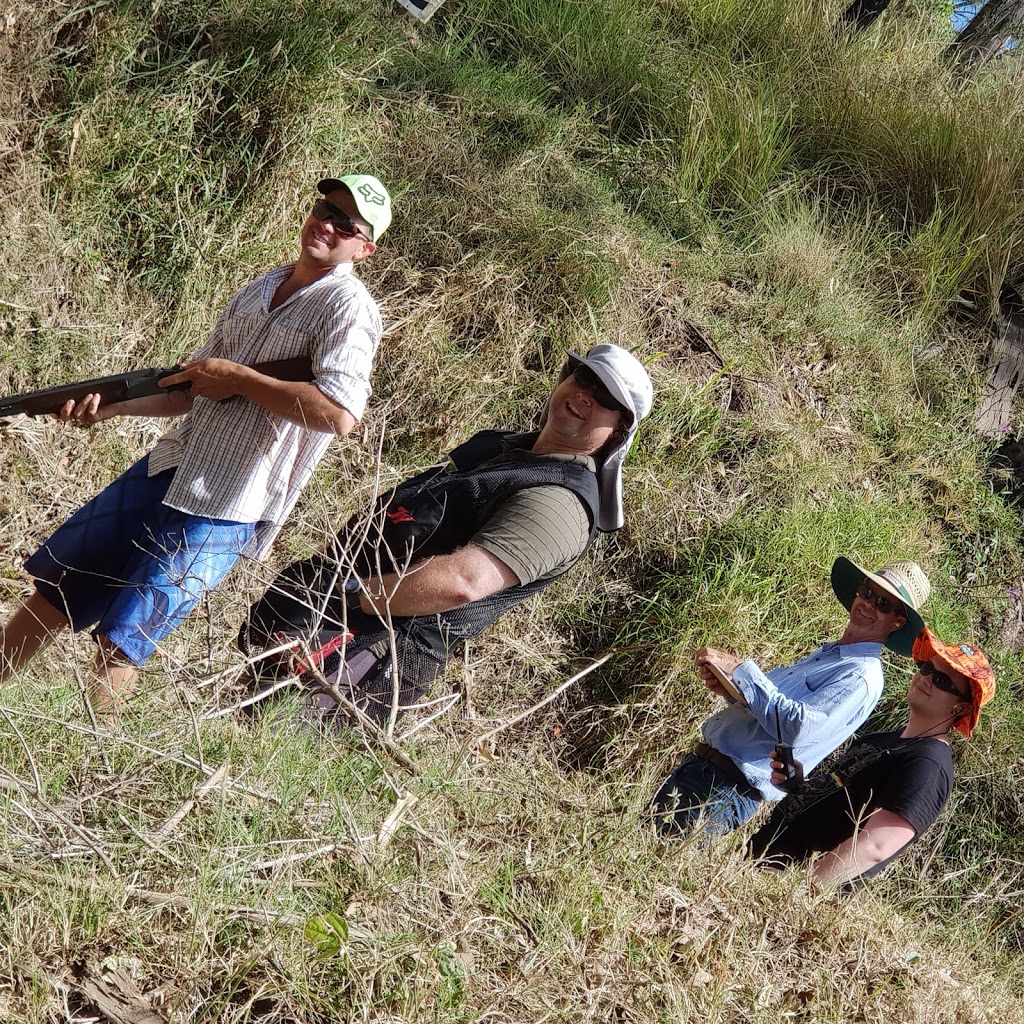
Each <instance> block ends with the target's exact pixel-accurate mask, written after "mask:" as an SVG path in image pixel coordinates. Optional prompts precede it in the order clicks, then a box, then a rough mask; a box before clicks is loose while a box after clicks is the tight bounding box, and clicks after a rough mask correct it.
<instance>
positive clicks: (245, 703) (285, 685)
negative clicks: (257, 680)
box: [201, 676, 296, 722]
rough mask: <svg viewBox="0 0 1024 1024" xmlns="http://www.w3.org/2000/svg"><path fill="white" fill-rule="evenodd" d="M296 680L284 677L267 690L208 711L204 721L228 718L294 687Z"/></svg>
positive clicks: (203, 717) (291, 677)
mask: <svg viewBox="0 0 1024 1024" xmlns="http://www.w3.org/2000/svg"><path fill="white" fill-rule="evenodd" d="M295 682H296V677H295V676H290V677H289V678H288V679H283V680H281V681H280V682H277V683H274V685H273V686H268V687H267V688H266V689H265V690H260V692H259V693H256V694H254V695H253V696H252V697H246V699H245V700H239V701H235V703H234V704H230V705H229V706H228V707H226V708H218V709H217V710H216V711H208V712H207V713H206V714H205V715H203V716H202V719H201V720H202V721H204V722H211V721H213V720H214V719H217V718H226V717H227V716H228V715H233V714H235V712H236V711H241V710H242V708H249V707H252V705H253V704H259V702H260V701H261V700H266V699H267V698H268V697H272V696H273V695H274V694H275V693H280V692H281V691H282V690H289V689H292V688H294V686H295Z"/></svg>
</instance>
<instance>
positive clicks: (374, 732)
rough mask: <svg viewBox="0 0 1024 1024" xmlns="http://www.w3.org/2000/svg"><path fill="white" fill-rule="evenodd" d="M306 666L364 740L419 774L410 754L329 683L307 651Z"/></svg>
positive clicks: (410, 770)
mask: <svg viewBox="0 0 1024 1024" xmlns="http://www.w3.org/2000/svg"><path fill="white" fill-rule="evenodd" d="M305 654H306V664H308V665H309V674H310V675H311V676H312V677H313V681H314V682H315V683H316V685H317V687H319V688H320V689H321V690H323V692H324V693H326V694H327V695H328V696H329V697H333V698H334V700H336V701H337V702H338V706H339V707H342V708H344V709H345V711H346V712H348V714H349V715H351V716H352V717H353V718H354V719H355V721H356V722H357V723H358V725H359V726H360V728H361V730H362V732H363V738H364V740H365V739H366V738H367V737H370V738H372V739H373V741H374V742H375V743H377V744H379V745H380V746H381V747H382V748H383V749H384V750H386V751H387V752H388V753H389V754H390V755H391V757H392V758H394V760H395V761H396V762H397V763H398V764H400V765H401V766H402V767H403V768H404V769H405V770H406V771H409V772H412V773H413V774H414V775H418V774H419V768H418V767H417V765H416V762H415V761H413V759H412V758H411V757H409V756H408V754H406V753H404V752H403V751H402V749H401V748H400V747H399V746H398V744H397V743H395V741H394V740H392V739H390V738H389V737H388V736H387V735H386V734H385V732H384V730H383V729H382V728H381V727H380V726H379V725H377V723H376V722H374V721H373V719H372V718H370V716H369V715H367V714H366V712H365V711H363V710H362V708H359V707H357V706H356V704H355V703H354V702H353V701H352V699H351V698H349V697H347V696H346V695H345V694H343V693H342V692H341V690H339V689H338V687H337V686H335V685H334V684H333V683H331V682H328V680H327V677H326V676H325V675H324V674H323V672H321V671H320V669H319V668H317V667H316V666H315V665H313V664H312V657H311V656H310V654H309V652H308V651H306V652H305Z"/></svg>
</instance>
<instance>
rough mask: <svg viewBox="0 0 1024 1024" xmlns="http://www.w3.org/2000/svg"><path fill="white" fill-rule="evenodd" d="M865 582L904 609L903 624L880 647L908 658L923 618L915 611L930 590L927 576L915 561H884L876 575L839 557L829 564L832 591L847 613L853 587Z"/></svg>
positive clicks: (855, 594) (853, 590) (921, 626)
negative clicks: (905, 619) (905, 617)
mask: <svg viewBox="0 0 1024 1024" xmlns="http://www.w3.org/2000/svg"><path fill="white" fill-rule="evenodd" d="M865 580H867V581H868V583H870V584H871V586H872V587H874V588H875V589H876V590H880V591H882V592H883V593H886V594H889V595H891V596H892V597H894V598H895V599H896V600H897V601H899V602H901V603H902V605H903V607H904V609H905V610H906V614H907V621H906V623H905V624H904V625H903V626H901V627H900V628H899V629H897V630H895V631H893V632H892V633H890V634H889V639H888V640H885V641H884V644H885V646H886V647H888V648H889V650H890V651H895V652H896V653H897V654H902V655H903V656H904V657H905V658H909V657H910V653H911V651H912V650H913V647H914V638H915V637H916V636H917V634H918V633H920V632H921V630H922V629H924V619H922V618H921V615H920V612H919V609H920V607H921V605H923V604H924V603H925V601H927V600H928V595H929V594H930V593H931V590H932V586H931V584H930V583H929V582H928V577H927V576H925V574H924V570H923V569H922V568H921V566H919V565H918V564H917V562H886V563H885V565H883V566H882V568H881V569H879V570H878V571H877V572H868V570H867V569H862V568H861V567H860V566H859V565H857V564H856V562H851V561H850V559H848V558H843V557H842V556H840V557H839V558H837V559H836V560H835V562H833V563H832V589H833V591H835V595H836V597H838V598H839V603H840V604H841V605H842V606H843V607H844V608H845V609H846V610H847V611H849V610H850V609H851V608H852V607H853V599H854V598H855V597H856V596H857V588H858V587H859V586H860V585H861V583H863V582H864V581H865Z"/></svg>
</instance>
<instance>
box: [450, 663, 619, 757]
mask: <svg viewBox="0 0 1024 1024" xmlns="http://www.w3.org/2000/svg"><path fill="white" fill-rule="evenodd" d="M616 653H617V652H615V651H609V652H608V653H607V654H606V655H604V657H602V658H598V660H597V661H595V662H593V663H592V664H590V665H588V666H587V667H586V668H585V669H583V671H582V672H577V673H576V675H574V676H573V677H572V678H571V679H566V681H565V682H564V683H562V685H561V686H559V687H558V688H557V689H555V690H552V691H551V693H549V694H548V695H547V696H546V697H544V698H543V699H542V700H539V701H537V703H536V704H533V705H531V706H530V707H528V708H527V709H526V710H525V711H523V712H521V713H520V714H518V715H516V716H515V718H510V719H509V720H508V721H507V722H502V724H501V725H497V726H495V727H494V728H493V729H488V730H487V732H485V733H483V734H482V735H480V736H476V737H474V738H473V739H472V740H470V743H471V744H472V745H473V746H476V747H479V746H481V745H482V744H484V743H486V742H487V741H488V740H489V739H493V738H494V737H495V736H497V735H498V733H499V732H504V731H505V730H506V729H511V728H512V726H513V725H518V724H519V723H520V722H521V721H523V719H525V718H529V717H530V715H532V714H533V713H534V712H536V711H539V710H540V709H541V708H542V707H544V705H545V704H550V703H551V702H552V701H553V700H554V699H555V698H556V697H558V696H559V695H560V694H562V693H564V692H565V691H566V690H568V689H569V687H570V686H572V685H574V684H575V683H578V682H579V681H580V680H581V679H582V678H583V677H584V676H588V675H590V673H591V672H593V671H594V669H597V668H600V667H601V666H602V665H603V664H604V663H605V662H606V661H607V660H608V659H609V658H611V657H612V656H613V655H614V654H616ZM468 749H469V748H468V747H465V748H463V750H462V752H461V753H460V755H459V759H460V760H461V758H462V757H464V756H465V754H466V753H467V752H468Z"/></svg>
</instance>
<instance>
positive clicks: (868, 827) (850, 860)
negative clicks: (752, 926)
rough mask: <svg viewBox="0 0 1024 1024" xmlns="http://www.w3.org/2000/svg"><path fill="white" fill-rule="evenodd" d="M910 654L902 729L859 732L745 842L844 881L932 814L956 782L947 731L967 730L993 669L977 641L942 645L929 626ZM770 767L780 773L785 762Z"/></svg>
mask: <svg viewBox="0 0 1024 1024" xmlns="http://www.w3.org/2000/svg"><path fill="white" fill-rule="evenodd" d="M913 657H914V660H915V661H916V663H917V671H916V672H915V673H914V676H913V678H912V679H911V681H910V689H909V690H908V691H907V705H908V707H909V709H910V720H909V721H908V722H907V725H906V727H905V728H904V729H902V730H901V731H899V732H882V733H872V734H870V735H867V736H863V737H861V738H860V739H858V740H855V741H854V742H853V744H852V745H851V746H850V748H849V749H848V750H847V751H846V753H845V754H844V755H843V756H842V757H841V759H840V760H839V762H838V763H837V764H836V766H835V769H834V770H833V771H832V772H822V773H820V774H819V775H816V776H814V777H813V778H812V779H811V780H809V781H808V782H807V783H806V785H804V786H803V787H802V788H801V789H800V790H799V791H798V792H796V793H793V794H792V795H790V796H788V797H787V798H786V799H785V800H783V801H782V802H781V803H780V804H779V805H778V806H777V807H776V808H775V811H774V813H773V814H772V816H771V818H770V819H769V820H768V822H767V823H766V824H765V825H764V826H763V827H762V828H761V829H760V830H759V831H758V832H757V833H756V834H755V835H754V837H753V839H752V840H751V853H752V854H753V856H755V857H757V858H759V859H762V860H764V861H768V862H772V861H774V862H775V863H776V864H786V863H792V862H794V861H806V860H810V859H812V858H813V859H814V867H813V869H812V875H813V878H814V880H815V881H816V882H820V883H824V882H847V883H849V882H853V881H855V880H860V879H863V878H868V877H870V876H872V875H875V874H877V873H878V872H879V871H881V870H882V868H883V867H885V865H886V864H888V863H889V861H890V860H892V859H893V857H895V856H896V855H897V854H898V853H899V852H900V851H902V850H903V849H905V848H906V847H907V846H908V845H909V844H910V843H912V842H913V841H914V840H915V839H917V838H919V837H920V836H921V835H922V834H923V833H924V831H925V829H927V828H928V826H929V825H931V823H932V822H933V821H934V820H935V819H936V818H937V817H938V815H939V812H940V811H941V810H942V808H943V806H944V805H945V803H946V800H947V799H948V798H949V793H950V790H951V789H952V785H953V757H952V752H951V750H950V746H949V733H950V731H951V730H953V729H956V730H958V731H959V732H961V733H963V734H964V736H970V735H971V733H972V732H973V730H974V727H975V726H976V725H977V724H978V715H979V712H980V711H981V707H982V705H984V704H986V703H988V701H990V700H991V699H992V696H993V694H994V693H995V685H996V683H995V676H994V675H993V673H992V669H991V667H990V666H989V663H988V659H987V658H986V657H985V655H984V654H983V653H982V651H981V650H979V649H978V648H977V647H974V646H973V645H972V644H957V645H948V644H944V643H943V642H942V641H941V640H939V639H938V637H936V636H935V635H934V634H933V633H932V632H931V631H930V630H928V629H924V630H922V631H921V633H920V634H919V635H918V636H917V639H916V640H915V641H914V647H913ZM772 765H773V767H774V768H776V769H777V779H776V781H782V779H783V776H782V775H781V774H778V772H779V771H780V770H781V768H782V765H781V763H780V762H777V761H773V762H772ZM773 778H775V776H773Z"/></svg>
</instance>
